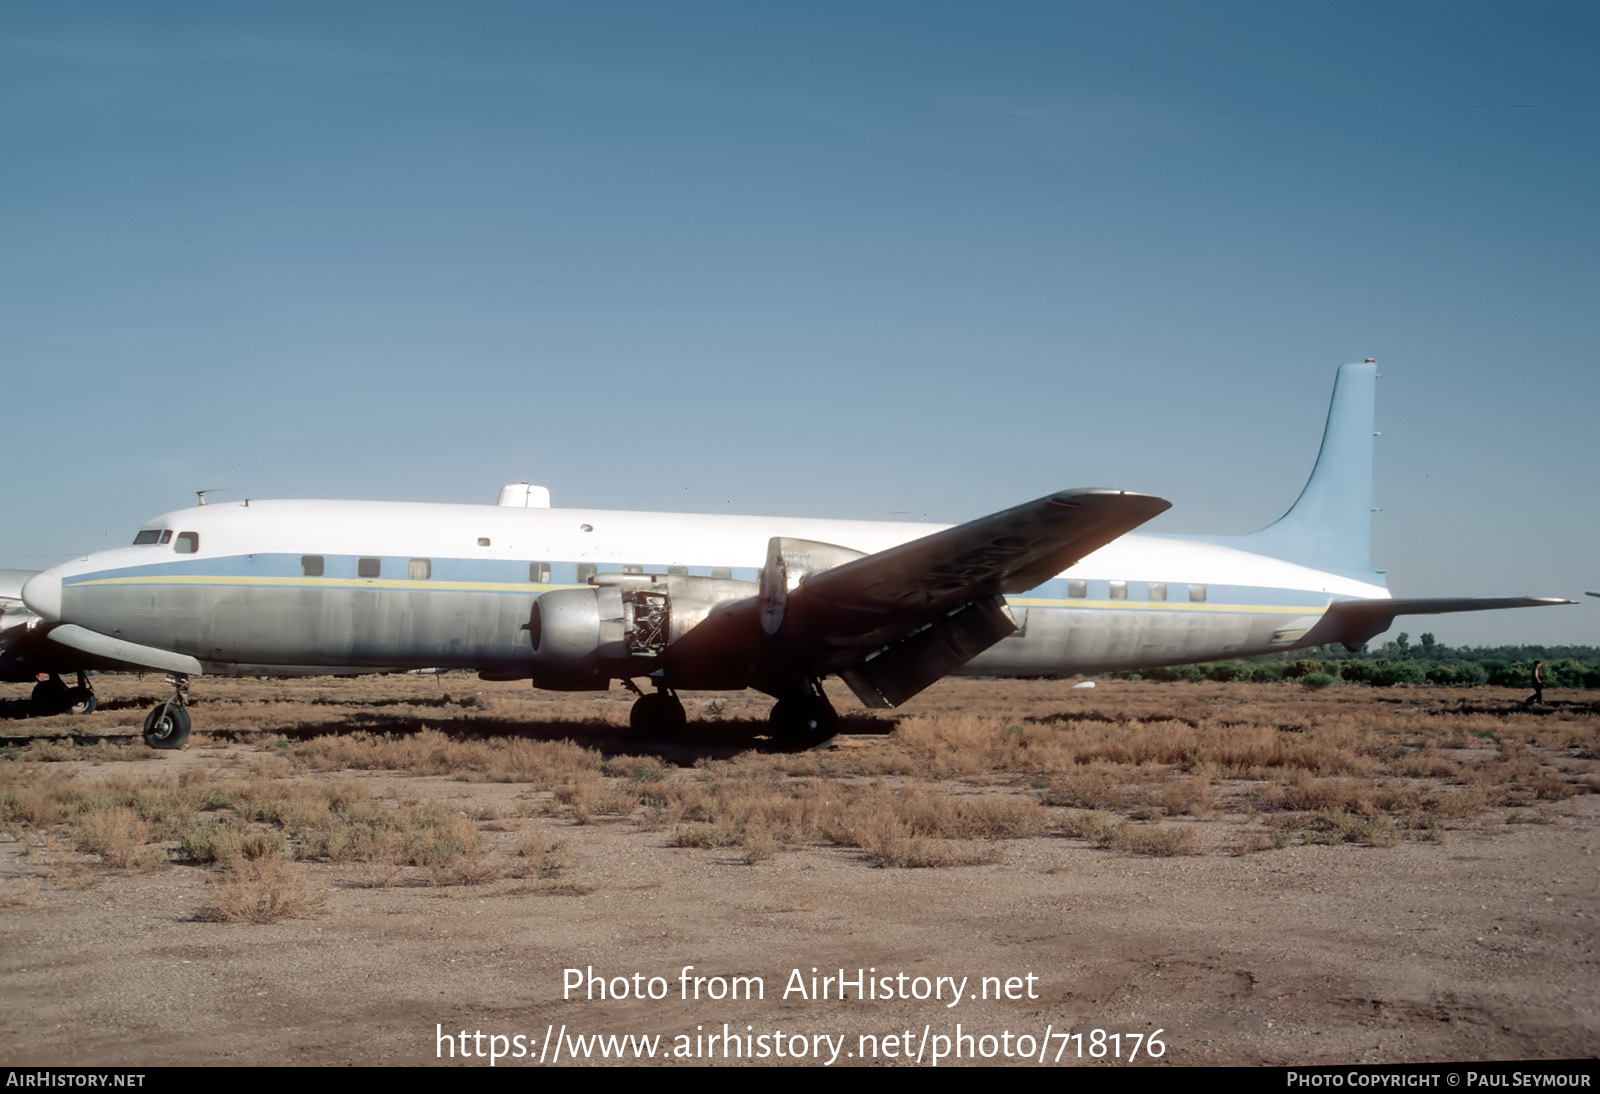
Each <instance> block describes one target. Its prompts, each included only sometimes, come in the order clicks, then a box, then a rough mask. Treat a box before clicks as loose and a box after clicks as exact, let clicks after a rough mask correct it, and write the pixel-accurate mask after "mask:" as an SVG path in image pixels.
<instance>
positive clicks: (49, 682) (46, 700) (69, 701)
mask: <svg viewBox="0 0 1600 1094" xmlns="http://www.w3.org/2000/svg"><path fill="white" fill-rule="evenodd" d="M31 700H32V701H31V703H30V705H31V707H32V710H33V713H34V714H38V715H45V714H88V713H89V712H90V711H92V710H94V708H95V707H97V706H99V705H100V700H99V699H98V698H97V697H96V696H95V693H94V688H92V687H90V686H89V678H88V676H86V675H85V674H84V673H83V672H81V671H80V672H79V673H78V685H77V687H70V688H69V687H68V686H67V685H66V682H65V681H64V680H62V679H61V677H60V676H57V675H56V674H55V673H53V672H52V673H51V674H50V675H49V676H48V677H46V678H45V679H43V680H40V681H39V682H38V683H36V684H34V685H33V695H32V696H31Z"/></svg>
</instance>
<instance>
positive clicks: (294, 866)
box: [199, 854, 325, 923]
mask: <svg viewBox="0 0 1600 1094" xmlns="http://www.w3.org/2000/svg"><path fill="white" fill-rule="evenodd" d="M324 899H325V898H324V896H323V894H321V893H319V892H317V891H316V890H314V889H312V887H311V883H310V882H309V881H308V880H307V878H306V871H305V868H304V867H302V866H300V865H299V864H298V863H295V862H292V861H290V860H289V859H287V858H284V857H283V856H282V855H276V854H274V855H266V856H263V857H261V858H255V859H242V860H239V861H236V862H234V863H233V864H232V865H231V866H229V867H228V870H227V873H225V874H224V875H223V876H221V877H218V878H213V879H212V881H211V886H210V892H209V900H208V902H207V904H206V906H205V907H204V908H203V909H201V911H200V915H199V918H201V919H210V920H216V921H218V922H223V923H276V922H278V921H279V920H281V919H304V918H306V917H307V916H312V915H315V914H316V913H317V912H319V911H320V910H321V909H322V905H323V901H324Z"/></svg>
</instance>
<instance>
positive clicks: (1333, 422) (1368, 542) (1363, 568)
mask: <svg viewBox="0 0 1600 1094" xmlns="http://www.w3.org/2000/svg"><path fill="white" fill-rule="evenodd" d="M1377 381H1378V366H1377V365H1375V364H1373V363H1372V362H1371V361H1366V362H1363V363H1361V364H1350V365H1344V366H1342V367H1341V368H1340V369H1339V374H1338V377H1337V378H1336V379H1335V380H1334V382H1333V402H1332V404H1331V405H1330V406H1329V407H1328V424H1327V426H1326V428H1325V429H1324V430H1323V433H1322V449H1321V451H1319V452H1318V453H1317V462H1316V465H1315V466H1314V467H1312V469H1311V478H1310V479H1309V480H1308V481H1307V482H1306V486H1305V489H1304V490H1302V491H1301V492H1300V497H1299V499H1298V500H1297V501H1296V502H1295V503H1294V505H1292V506H1291V507H1290V508H1289V511H1288V512H1287V513H1285V514H1284V515H1283V516H1281V517H1279V518H1278V519H1277V520H1276V521H1274V522H1273V523H1272V524H1269V525H1267V526H1266V527H1265V528H1263V529H1261V530H1260V531H1259V532H1252V533H1250V534H1249V535H1244V536H1231V537H1229V540H1228V542H1229V544H1230V545H1231V546H1235V547H1238V548H1239V549H1240V550H1244V551H1251V552H1253V553H1255V554H1262V555H1269V556H1271V557H1272V558H1281V559H1283V560H1284V561H1286V562H1296V563H1299V564H1300V565H1302V566H1309V567H1311V568H1312V569H1316V570H1328V571H1331V572H1333V573H1337V574H1344V575H1346V576H1348V577H1360V578H1365V579H1369V580H1370V579H1371V577H1372V574H1373V572H1374V571H1373V569H1372V438H1373V424H1374V416H1375V413H1376V410H1375V408H1376V405H1377V393H1378V383H1377Z"/></svg>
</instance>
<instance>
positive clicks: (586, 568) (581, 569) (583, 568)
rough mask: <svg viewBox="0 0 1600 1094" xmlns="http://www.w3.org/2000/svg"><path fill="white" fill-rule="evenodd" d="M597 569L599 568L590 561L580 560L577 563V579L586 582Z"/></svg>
mask: <svg viewBox="0 0 1600 1094" xmlns="http://www.w3.org/2000/svg"><path fill="white" fill-rule="evenodd" d="M598 569H599V567H598V566H596V565H595V564H594V563H592V562H580V563H578V580H579V581H582V582H587V581H588V580H589V579H590V578H591V577H593V576H594V575H595V571H596V570H598Z"/></svg>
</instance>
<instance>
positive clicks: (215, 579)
mask: <svg viewBox="0 0 1600 1094" xmlns="http://www.w3.org/2000/svg"><path fill="white" fill-rule="evenodd" d="M92 585H234V586H239V585H245V586H252V587H256V588H277V589H436V590H440V591H445V592H465V593H545V592H550V591H551V590H554V589H587V588H591V586H589V585H551V584H533V583H530V582H515V581H436V580H434V579H432V578H383V577H358V578H348V577H246V576H239V577H226V576H222V575H216V574H159V575H149V576H134V577H99V578H91V579H90V580H88V581H73V582H68V583H67V585H66V587H67V588H70V589H81V588H86V587H88V586H92ZM1006 603H1007V604H1009V605H1011V606H1012V607H1016V608H1096V609H1113V610H1119V611H1120V610H1131V611H1180V612H1227V613H1229V614H1239V613H1244V614H1251V615H1321V614H1322V613H1323V612H1325V611H1327V606H1326V605H1312V604H1306V605H1286V604H1211V603H1195V602H1193V601H1182V600H1084V599H1066V600H1059V599H1053V598H1050V597H1038V596H1012V597H1007V598H1006Z"/></svg>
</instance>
